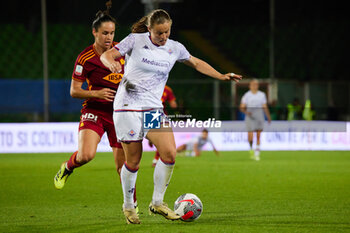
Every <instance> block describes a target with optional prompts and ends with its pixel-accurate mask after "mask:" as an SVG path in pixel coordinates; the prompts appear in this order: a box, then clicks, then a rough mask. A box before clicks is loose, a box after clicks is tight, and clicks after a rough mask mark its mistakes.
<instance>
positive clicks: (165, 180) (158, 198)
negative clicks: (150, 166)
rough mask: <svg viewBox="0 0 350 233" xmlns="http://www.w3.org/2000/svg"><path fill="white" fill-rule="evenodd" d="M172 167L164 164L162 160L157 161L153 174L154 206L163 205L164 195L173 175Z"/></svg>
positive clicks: (172, 165)
mask: <svg viewBox="0 0 350 233" xmlns="http://www.w3.org/2000/svg"><path fill="white" fill-rule="evenodd" d="M174 165H175V164H166V163H164V162H163V161H162V159H159V160H158V162H157V165H156V167H155V168H154V174H153V182H154V190H153V196H152V203H153V204H154V205H161V204H162V203H163V199H164V194H165V191H166V188H167V187H168V184H169V182H170V178H171V175H172V174H173V170H174Z"/></svg>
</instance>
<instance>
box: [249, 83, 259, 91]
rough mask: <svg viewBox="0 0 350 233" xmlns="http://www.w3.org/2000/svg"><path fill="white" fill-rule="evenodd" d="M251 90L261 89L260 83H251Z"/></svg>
mask: <svg viewBox="0 0 350 233" xmlns="http://www.w3.org/2000/svg"><path fill="white" fill-rule="evenodd" d="M249 89H250V90H251V91H257V90H258V89H259V83H258V82H256V81H252V82H250V83H249Z"/></svg>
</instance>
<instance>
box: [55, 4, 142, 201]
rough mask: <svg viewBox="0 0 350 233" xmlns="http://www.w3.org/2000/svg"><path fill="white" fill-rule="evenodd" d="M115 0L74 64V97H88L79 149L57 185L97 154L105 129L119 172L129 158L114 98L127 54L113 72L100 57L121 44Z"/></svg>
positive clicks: (99, 16) (63, 168)
mask: <svg viewBox="0 0 350 233" xmlns="http://www.w3.org/2000/svg"><path fill="white" fill-rule="evenodd" d="M111 4H112V2H111V1H109V2H107V3H106V5H107V10H106V11H104V12H101V11H99V12H98V13H97V14H96V19H95V20H94V22H93V23H92V34H93V35H94V38H95V42H94V44H93V45H90V46H89V47H87V48H86V49H84V50H83V52H81V53H80V54H79V56H78V58H77V60H76V62H75V65H74V71H73V77H72V82H71V89H70V94H71V96H72V97H73V98H81V99H86V100H85V101H84V103H83V108H82V110H81V113H82V114H81V117H80V124H79V145H78V151H76V152H74V153H73V154H72V155H71V157H70V159H69V160H68V161H67V162H64V163H63V164H62V165H61V168H60V170H59V171H58V173H57V175H56V176H55V178H54V184H55V187H56V188H57V189H62V188H63V187H64V185H65V183H66V181H67V178H68V176H69V175H70V174H71V173H72V172H73V170H74V169H75V168H77V167H80V166H82V165H84V164H86V163H88V162H89V161H91V160H92V159H93V158H94V157H95V154H96V149H97V145H98V144H99V142H100V140H101V137H102V135H103V134H104V133H105V132H106V133H107V136H108V140H109V144H110V146H111V147H112V150H113V155H114V158H115V163H116V167H117V171H118V173H120V169H121V167H122V166H123V164H124V161H125V156H124V151H123V149H122V146H121V144H120V143H118V142H117V138H116V133H115V128H114V123H113V100H114V96H115V93H116V90H117V88H118V86H119V82H120V80H121V79H122V77H123V73H124V67H123V66H122V65H123V64H124V62H125V61H124V57H120V58H118V59H116V61H118V64H122V65H120V68H119V69H118V70H119V72H118V73H111V71H110V70H109V69H108V68H107V67H105V66H104V65H103V64H102V63H101V61H100V55H101V54H102V53H103V52H105V51H106V50H108V49H110V48H112V47H113V46H114V45H116V44H117V43H116V42H113V38H114V33H115V24H116V21H115V19H114V18H113V17H111V16H110V15H109V9H110V7H111ZM85 81H86V82H87V84H88V88H87V89H86V90H84V89H83V88H82V85H83V83H84V82H85ZM135 201H136V200H135Z"/></svg>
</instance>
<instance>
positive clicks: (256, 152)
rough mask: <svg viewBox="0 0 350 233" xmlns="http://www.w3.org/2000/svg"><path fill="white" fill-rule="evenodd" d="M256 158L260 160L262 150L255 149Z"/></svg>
mask: <svg viewBox="0 0 350 233" xmlns="http://www.w3.org/2000/svg"><path fill="white" fill-rule="evenodd" d="M254 159H255V160H256V161H259V160H260V150H255V153H254Z"/></svg>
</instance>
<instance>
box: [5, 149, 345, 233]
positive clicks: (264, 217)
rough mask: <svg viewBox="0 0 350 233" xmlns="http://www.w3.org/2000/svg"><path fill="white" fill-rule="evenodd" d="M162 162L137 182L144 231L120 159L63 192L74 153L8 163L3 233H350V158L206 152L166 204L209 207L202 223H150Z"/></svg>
mask: <svg viewBox="0 0 350 233" xmlns="http://www.w3.org/2000/svg"><path fill="white" fill-rule="evenodd" d="M152 156H153V153H149V152H148V153H144V155H143V159H142V163H141V166H140V170H139V174H138V180H137V196H138V202H139V207H140V210H141V212H143V213H142V214H141V215H140V218H141V221H142V224H141V225H127V224H126V223H125V219H124V216H123V214H122V211H121V205H122V191H121V186H120V182H119V177H118V175H117V173H116V171H115V168H114V160H113V157H112V154H111V153H98V154H97V155H96V158H95V159H94V160H93V161H92V162H90V163H89V164H87V165H85V166H83V167H81V168H78V169H76V170H75V171H74V173H73V174H72V176H71V177H70V178H69V179H68V183H67V184H66V186H65V188H64V189H63V190H55V189H54V186H53V177H54V175H55V173H56V172H57V170H58V169H59V166H60V164H61V162H62V161H64V160H65V159H68V157H69V154H46V155H45V154H10V155H4V154H2V155H0V210H1V211H0V232H146V233H148V232H157V233H160V232H200V233H204V232H216V233H218V232H259V233H261V232H332V233H333V232H350V153H349V152H318V151H313V152H300V151H297V152H268V151H263V152H262V154H261V156H262V160H261V161H259V162H255V161H252V160H250V159H249V156H248V153H247V152H222V153H221V156H220V157H216V156H215V155H214V154H213V153H211V152H204V153H203V155H202V156H201V157H200V158H188V157H178V158H177V161H176V167H175V170H174V173H173V177H172V180H171V183H170V185H169V187H168V190H167V193H166V195H165V201H166V202H168V203H169V205H170V206H173V203H174V201H175V200H176V198H177V197H178V196H179V195H180V194H183V193H187V192H190V193H194V194H196V195H198V197H199V198H200V199H201V200H202V202H203V206H204V209H203V214H202V216H201V217H200V219H198V220H197V221H195V222H191V223H186V222H181V221H177V222H171V221H167V220H165V219H164V218H163V217H161V216H150V215H149V214H148V210H147V207H148V204H149V202H150V200H151V196H152V191H153V168H152V167H151V160H152Z"/></svg>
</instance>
